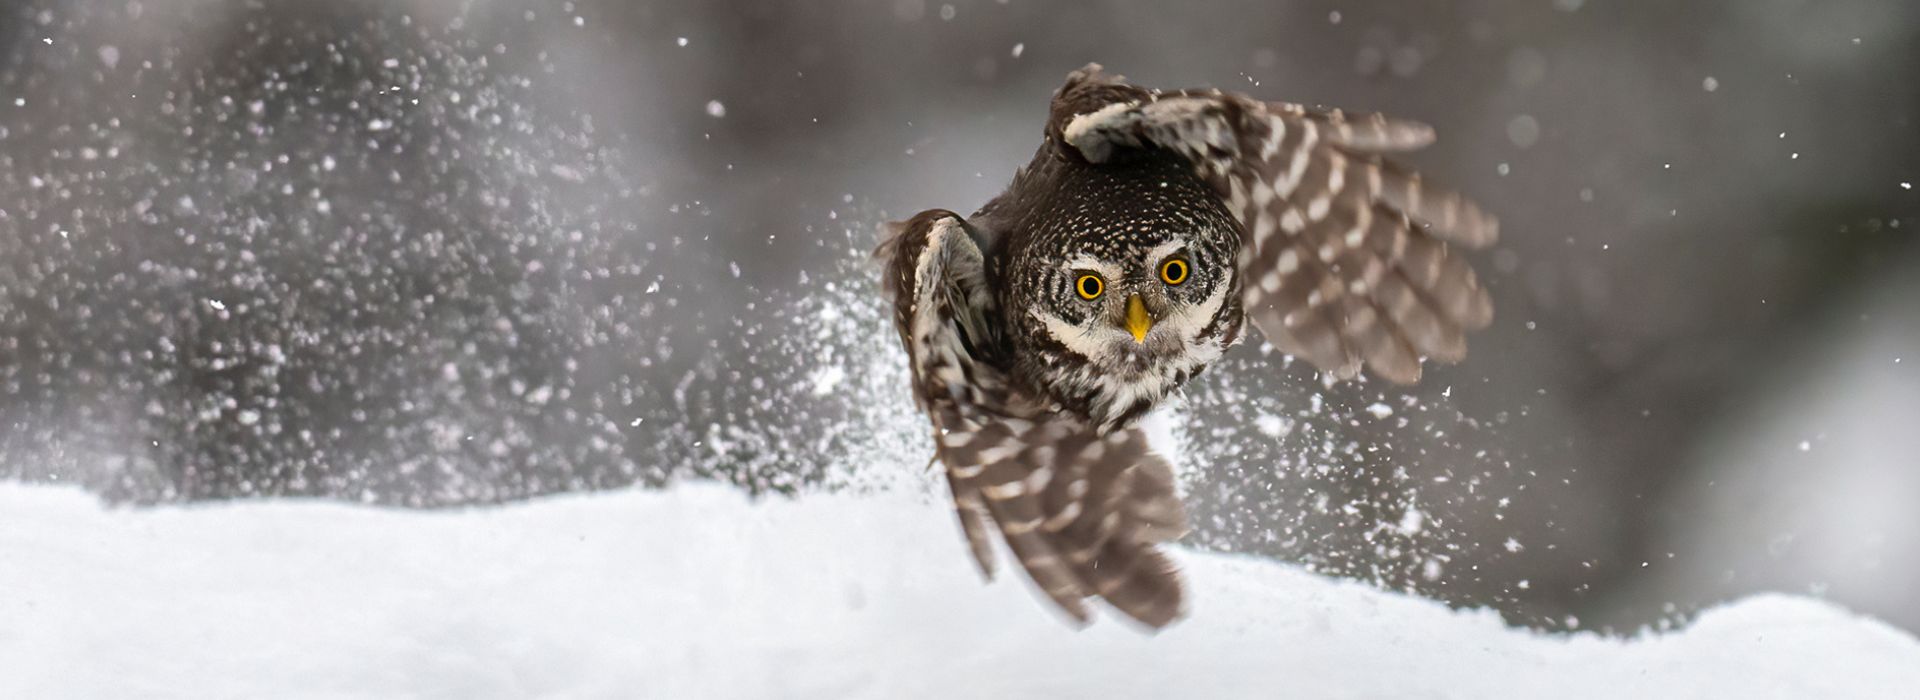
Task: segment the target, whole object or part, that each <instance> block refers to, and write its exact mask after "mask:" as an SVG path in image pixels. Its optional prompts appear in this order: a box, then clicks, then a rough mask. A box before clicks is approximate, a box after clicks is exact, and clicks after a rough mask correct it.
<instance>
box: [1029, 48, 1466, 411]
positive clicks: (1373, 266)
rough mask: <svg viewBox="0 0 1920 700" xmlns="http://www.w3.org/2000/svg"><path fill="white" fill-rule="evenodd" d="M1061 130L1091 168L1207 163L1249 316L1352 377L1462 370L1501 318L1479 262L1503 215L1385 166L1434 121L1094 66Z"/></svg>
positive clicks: (1073, 94) (1057, 111)
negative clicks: (1158, 84) (1462, 252)
mask: <svg viewBox="0 0 1920 700" xmlns="http://www.w3.org/2000/svg"><path fill="white" fill-rule="evenodd" d="M1048 130H1049V134H1050V135H1051V136H1053V137H1054V138H1056V139H1059V140H1060V141H1061V142H1062V143H1065V144H1067V145H1069V146H1072V147H1073V148H1074V149H1075V150H1077V151H1078V152H1079V153H1080V155H1081V156H1082V157H1084V158H1086V159H1087V160H1088V161H1090V162H1093V163H1096V164H1097V163H1103V162H1107V161H1109V160H1111V159H1115V158H1125V157H1127V155H1128V151H1129V150H1136V149H1160V150H1164V151H1170V152H1173V153H1177V154H1179V155H1181V156H1182V157H1185V158H1186V159H1187V160H1189V161H1190V162H1192V163H1193V165H1194V170H1195V172H1196V173H1197V174H1198V175H1199V176H1200V177H1201V178H1202V179H1203V180H1205V181H1206V182H1208V183H1209V184H1210V185H1212V186H1213V188H1214V190H1215V192H1217V193H1218V194H1219V196H1220V197H1221V200H1222V201H1223V202H1225V203H1226V205H1227V207H1228V209H1229V210H1231V211H1232V212H1233V215H1234V216H1235V217H1236V218H1238V219H1239V221H1240V224H1241V226H1242V227H1243V228H1244V230H1245V234H1246V235H1245V236H1244V237H1243V243H1242V246H1241V250H1240V258H1239V269H1240V274H1241V279H1242V280H1244V284H1243V285H1242V289H1243V291H1242V294H1243V301H1244V306H1245V307H1246V313H1247V315H1248V317H1249V318H1251V319H1252V321H1253V323H1254V325H1255V326H1257V327H1259V328H1260V331H1261V333H1262V334H1264V335H1265V336H1266V337H1267V340H1268V341H1269V342H1271V343H1273V344H1274V346H1275V347H1278V348H1280V349H1281V350H1282V351H1284V352H1287V353H1289V354H1292V355H1295V356H1299V357H1304V358H1306V359H1307V360H1308V361H1310V362H1312V363H1313V364H1315V365H1316V366H1318V367H1320V368H1321V369H1323V370H1325V371H1328V372H1331V373H1333V374H1334V375H1335V376H1338V377H1340V378H1342V379H1346V378H1351V377H1353V376H1354V375H1356V374H1358V373H1359V371H1360V369H1361V368H1362V366H1365V367H1366V368H1368V369H1370V370H1371V371H1372V372H1373V373H1374V374H1375V375H1378V376H1380V377H1384V378H1386V379H1389V380H1392V381H1395V382H1401V383H1411V382H1413V381H1416V380H1418V379H1419V378H1420V361H1421V359H1422V358H1423V357H1430V358H1433V359H1436V360H1440V361H1445V362H1455V361H1458V360H1460V359H1461V358H1462V357H1464V356H1465V355H1466V349H1467V345H1466V332H1467V331H1469V330H1474V329H1478V328H1482V327H1485V326H1486V325H1487V324H1488V323H1489V322H1491V321H1492V320H1493V304H1492V302H1491V301H1490V300H1489V299H1488V297H1487V292H1486V290H1485V289H1484V288H1483V287H1481V286H1480V281H1479V279H1478V278H1477V277H1476V276H1475V275H1474V272H1473V269H1472V268H1471V267H1468V266H1467V263H1466V262H1465V261H1464V260H1462V259H1461V258H1460V257H1458V256H1456V255H1453V254H1452V251H1451V250H1449V245H1450V244H1452V245H1460V246H1465V247H1467V248H1481V247H1484V246H1487V245H1491V244H1492V243H1493V242H1494V240H1495V239H1496V238H1497V237H1498V236H1499V228H1500V226H1499V222H1498V221H1496V220H1495V219H1494V217H1493V216H1491V215H1488V214H1487V213H1485V212H1483V211H1481V210H1480V208H1479V207H1477V206H1475V205H1474V204H1473V203H1472V202H1470V201H1467V200H1466V199H1465V198H1463V197H1461V196H1460V195H1459V194H1457V193H1454V192H1452V191H1450V190H1447V189H1443V188H1440V187H1437V186H1435V185H1433V184H1431V183H1428V182H1426V181H1424V180H1422V179H1421V177H1420V175H1419V173H1415V172H1413V171H1411V170H1408V169H1407V168H1405V167H1402V166H1400V165H1398V164H1395V163H1394V162H1392V161H1389V160H1387V159H1385V158H1384V157H1382V155H1383V154H1386V153H1391V152H1395V151H1410V150H1416V149H1419V148H1423V147H1425V146H1426V145H1428V144H1430V143H1432V142H1433V138H1434V135H1433V130H1432V129H1431V128H1429V127H1427V126H1426V125H1424V124H1420V123H1416V122H1409V121H1401V120H1396V119H1390V118H1387V117H1384V116H1381V115H1378V114H1368V115H1355V114H1346V113H1343V112H1340V111H1338V110H1330V111H1320V110H1313V109H1308V108H1306V107H1302V106H1300V105H1294V104H1287V103H1281V102H1262V101H1259V100H1255V99H1253V98H1250V97H1247V96H1245V95H1239V94H1234V93H1225V92H1221V91H1219V90H1180V91H1158V90H1148V89H1144V88H1139V87H1135V86H1132V85H1127V84H1126V83H1124V82H1121V80H1120V79H1119V78H1116V77H1111V76H1107V75H1105V74H1103V73H1101V72H1100V66H1098V65H1089V66H1087V67H1086V68H1083V69H1081V70H1079V71H1075V72H1074V73H1073V74H1072V75H1071V76H1069V77H1068V78H1067V84H1066V85H1065V86H1064V87H1062V88H1061V89H1060V92H1059V93H1058V94H1057V95H1056V96H1055V98H1054V105H1053V113H1052V118H1051V119H1050V120H1049V124H1048Z"/></svg>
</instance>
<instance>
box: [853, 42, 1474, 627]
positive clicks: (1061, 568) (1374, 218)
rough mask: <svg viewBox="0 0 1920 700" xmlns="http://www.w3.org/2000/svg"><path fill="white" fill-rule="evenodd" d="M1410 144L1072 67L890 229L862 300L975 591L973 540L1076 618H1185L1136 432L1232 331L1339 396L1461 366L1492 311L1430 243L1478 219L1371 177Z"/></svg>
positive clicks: (985, 563) (1176, 506)
mask: <svg viewBox="0 0 1920 700" xmlns="http://www.w3.org/2000/svg"><path fill="white" fill-rule="evenodd" d="M1433 138H1434V134H1433V130H1432V129H1430V128H1429V127H1427V126H1425V125H1423V124H1419V123H1415V122H1409V121H1402V120H1398V119H1392V118H1388V117H1384V116H1381V115H1377V114H1366V115H1362V114H1349V113H1345V112H1341V111H1339V110H1321V109H1311V108H1307V107H1303V106H1300V105H1295V104H1287V103H1282V102H1264V101H1260V100H1257V99H1254V98H1252V97H1248V96H1245V95H1240V94H1234V93H1227V92H1222V91H1219V90H1174V91H1161V90H1152V89H1146V88H1141V87H1136V86H1134V85H1130V84H1128V83H1126V82H1125V81H1124V79H1122V78H1119V77H1116V76H1111V75H1108V74H1106V73H1104V72H1102V70H1101V68H1100V66H1099V65H1089V66H1087V67H1085V68H1082V69H1080V70H1078V71H1075V72H1073V73H1072V74H1070V75H1068V76H1067V82H1066V84H1065V85H1064V86H1062V87H1061V88H1060V89H1059V90H1058V91H1057V92H1056V93H1055V94H1054V96H1053V102H1052V108H1051V110H1050V113H1049V116H1048V118H1047V124H1046V132H1045V139H1044V141H1043V142H1042V143H1041V144H1040V148H1039V150H1038V151H1037V152H1036V153H1035V154H1034V156H1033V160H1032V161H1031V162H1029V163H1028V164H1027V165H1026V167H1024V168H1022V169H1020V170H1019V171H1018V172H1017V173H1016V174H1015V175H1014V178H1013V182H1012V184H1011V185H1010V186H1008V188H1007V190H1006V191H1005V192H1004V193H1002V194H1000V195H999V196H997V197H995V198H993V199H992V200H991V201H989V202H987V203H986V205H985V206H983V207H981V208H980V210H979V211H977V212H974V214H973V215H972V216H965V217H963V216H960V215H959V214H956V213H954V212H952V211H947V210H941V209H935V210H931V211H925V212H921V213H920V214H918V215H915V216H914V217H912V218H911V219H909V220H907V221H905V222H899V223H895V224H889V225H888V229H887V231H886V232H884V236H885V237H884V240H883V242H882V243H881V244H880V248H879V250H878V252H877V257H878V258H879V259H880V261H881V264H882V266H883V268H884V269H883V272H882V274H883V281H884V285H883V288H884V290H885V292H886V294H887V295H888V297H889V299H890V300H891V302H892V306H893V310H894V325H895V328H896V330H897V331H898V332H899V334H900V340H901V342H902V343H903V344H904V345H905V348H906V351H907V357H908V361H909V363H910V365H911V366H910V371H909V375H910V377H911V381H912V391H913V395H914V397H915V400H916V402H917V403H918V405H919V407H920V408H921V410H922V411H924V412H925V413H926V415H927V417H928V418H929V419H930V420H931V422H932V434H933V440H934V447H935V454H934V459H935V461H937V462H938V463H940V464H941V465H943V466H944V469H945V474H946V477H947V483H948V486H949V487H950V488H951V490H952V493H953V503H954V507H955V509H956V511H957V512H958V514H959V521H960V527H961V530H962V532H963V533H964V535H965V537H966V540H967V543H968V545H969V547H970V549H971V550H972V555H973V559H974V561H975V562H976V563H977V564H978V565H979V567H980V569H981V572H982V573H983V574H984V575H985V576H987V577H988V578H991V577H992V576H993V573H994V567H995V558H994V545H993V543H992V541H991V534H992V532H991V531H990V530H989V527H991V528H993V529H997V530H998V532H999V535H1000V537H1001V538H1002V539H1004V541H1005V543H1006V546H1007V548H1008V549H1009V550H1011V551H1012V553H1013V556H1014V558H1015V559H1017V560H1018V561H1019V562H1020V565H1021V566H1022V567H1023V568H1024V569H1025V570H1026V573H1027V575H1028V576H1029V577H1030V578H1031V579H1032V581H1033V583H1034V584H1035V586H1036V587H1037V588H1038V589H1039V590H1040V591H1041V592H1043V593H1044V594H1045V596H1046V597H1047V598H1049V599H1051V600H1052V601H1053V602H1054V603H1055V604H1057V605H1058V606H1059V608H1060V609H1061V610H1063V611H1065V613H1066V614H1067V615H1069V616H1071V617H1072V618H1074V619H1075V620H1077V621H1080V622H1082V623H1084V622H1085V621H1087V620H1088V619H1089V601H1090V600H1093V599H1101V600H1104V601H1105V602H1106V603H1107V604H1108V605H1111V606H1112V607H1113V608H1114V609H1116V610H1118V611H1119V612H1120V613H1122V614H1124V615H1126V616H1128V617H1130V618H1132V619H1134V620H1137V621H1139V622H1140V623H1142V624H1144V625H1147V626H1149V627H1151V628H1160V627H1163V626H1165V625H1167V624H1169V623H1171V622H1173V621H1174V620H1176V619H1178V618H1179V617H1180V616H1181V615H1182V614H1183V612H1184V609H1185V604H1184V596H1183V593H1182V589H1181V583H1180V578H1179V575H1178V572H1177V571H1176V570H1175V568H1174V566H1173V564H1172V562H1171V561H1170V560H1169V559H1168V558H1167V557H1166V555H1165V554H1164V553H1162V552H1161V551H1160V550H1159V549H1158V546H1157V545H1158V544H1160V543H1163V542H1167V541H1169V540H1172V539H1174V538H1177V537H1179V536H1180V535H1181V534H1183V533H1184V532H1185V531H1186V527H1187V526H1186V516H1185V511H1184V509H1183V508H1182V506H1181V503H1180V499H1179V495H1178V493H1177V492H1176V489H1175V484H1174V478H1173V472H1172V469H1171V468H1170V467H1169V464H1168V462H1167V461H1166V460H1165V459H1164V458H1163V457H1161V456H1160V455H1158V454H1156V453H1155V452H1154V451H1153V450H1152V449H1151V448H1150V447H1149V446H1148V444H1147V441H1146V437H1145V435H1144V434H1143V432H1142V431H1141V429H1140V428H1138V427H1137V426H1136V423H1137V421H1138V420H1139V419H1140V418H1141V417H1142V416H1143V415H1145V414H1146V413H1148V412H1149V411H1151V410H1152V409H1153V408H1154V407H1155V406H1156V405H1158V404H1159V403H1160V402H1161V401H1163V400H1165V399H1166V398H1167V396H1168V395H1169V394H1171V393H1173V392H1175V391H1176V390H1178V389H1179V388H1180V387H1181V385H1182V384H1183V383H1185V382H1186V381H1187V380H1189V379H1191V378H1192V377H1193V376H1194V375H1196V374H1198V373H1200V372H1201V371H1203V370H1205V369H1206V368H1207V366H1208V365H1209V364H1210V363H1212V362H1214V361H1215V360H1218V359H1219V358H1220V357H1221V355H1222V354H1223V353H1225V352H1226V351H1227V350H1228V349H1229V348H1230V347H1232V346H1233V345H1234V344H1236V343H1238V342H1240V341H1241V340H1243V339H1244V338H1245V337H1246V335H1247V333H1248V331H1247V327H1248V326H1249V325H1251V326H1252V327H1253V328H1255V329H1258V331H1259V333H1260V336H1261V337H1262V338H1264V339H1265V340H1266V341H1267V342H1268V343H1270V344H1272V345H1273V346H1274V347H1275V348H1277V349H1279V350H1281V351H1283V352H1285V353H1288V354H1290V355H1293V356H1296V357H1299V358H1303V359H1305V360H1307V361H1308V362H1311V363H1312V364H1313V365H1314V366H1315V367H1317V368H1318V369H1320V370H1322V371H1324V372H1326V373H1328V374H1329V375H1331V376H1332V377H1334V378H1339V379H1348V378H1352V377H1355V376H1356V375H1358V374H1359V373H1360V372H1361V371H1362V370H1363V369H1365V370H1368V371H1370V372H1371V373H1372V374H1373V375H1375V376H1378V377H1381V378H1384V379H1387V380H1390V381H1393V382H1398V383H1410V382H1414V381H1416V380H1418V379H1419V377H1420V366H1421V362H1422V360H1423V359H1427V358H1431V359H1434V360H1438V361H1448V362H1452V361H1458V360H1459V359H1461V358H1462V357H1463V356H1464V355H1465V353H1466V341H1465V334H1466V332H1467V331H1469V330H1473V329H1477V328H1481V327H1484V326H1486V325H1487V324H1488V323H1489V322H1490V321H1491V319H1492V313H1493V311H1492V304H1491V302H1490V301H1489V299H1488V295H1487V293H1486V290H1485V289H1484V288H1483V287H1482V286H1481V285H1480V282H1479V280H1478V278H1477V277H1476V276H1475V274H1474V272H1473V269H1472V268H1471V267H1469V266H1468V265H1467V263H1466V262H1465V261H1464V260H1463V259H1462V258H1461V257H1460V256H1458V255H1457V254H1456V251H1455V249H1454V246H1459V247H1463V248H1480V247H1484V246H1487V245H1489V244H1491V243H1493V242H1494V239H1495V237H1496V236H1497V235H1498V229H1499V225H1498V223H1497V222H1496V221H1495V219H1494V217H1492V216H1490V215H1488V214H1487V213H1485V212H1483V211H1482V210H1481V209H1480V208H1478V207H1477V206H1475V205H1474V204H1473V203H1471V202H1469V201H1467V200H1466V199H1464V198H1462V197H1461V196H1460V195H1458V194H1455V193H1454V192H1451V191H1448V190H1445V189H1442V188H1439V187H1436V186H1434V185H1432V184H1430V183H1427V182H1426V181H1424V180H1422V179H1421V177H1420V175H1419V174H1417V173H1415V172H1412V171H1410V170H1408V169H1406V168H1404V167H1402V166H1400V165H1398V164H1396V163H1394V162H1393V161H1390V160H1387V159H1386V158H1385V156H1386V155H1388V154H1391V153H1395V152H1402V151H1411V150H1415V149H1419V148H1421V147H1424V146H1426V145H1427V144H1429V143H1431V142H1432V141H1433Z"/></svg>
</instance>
